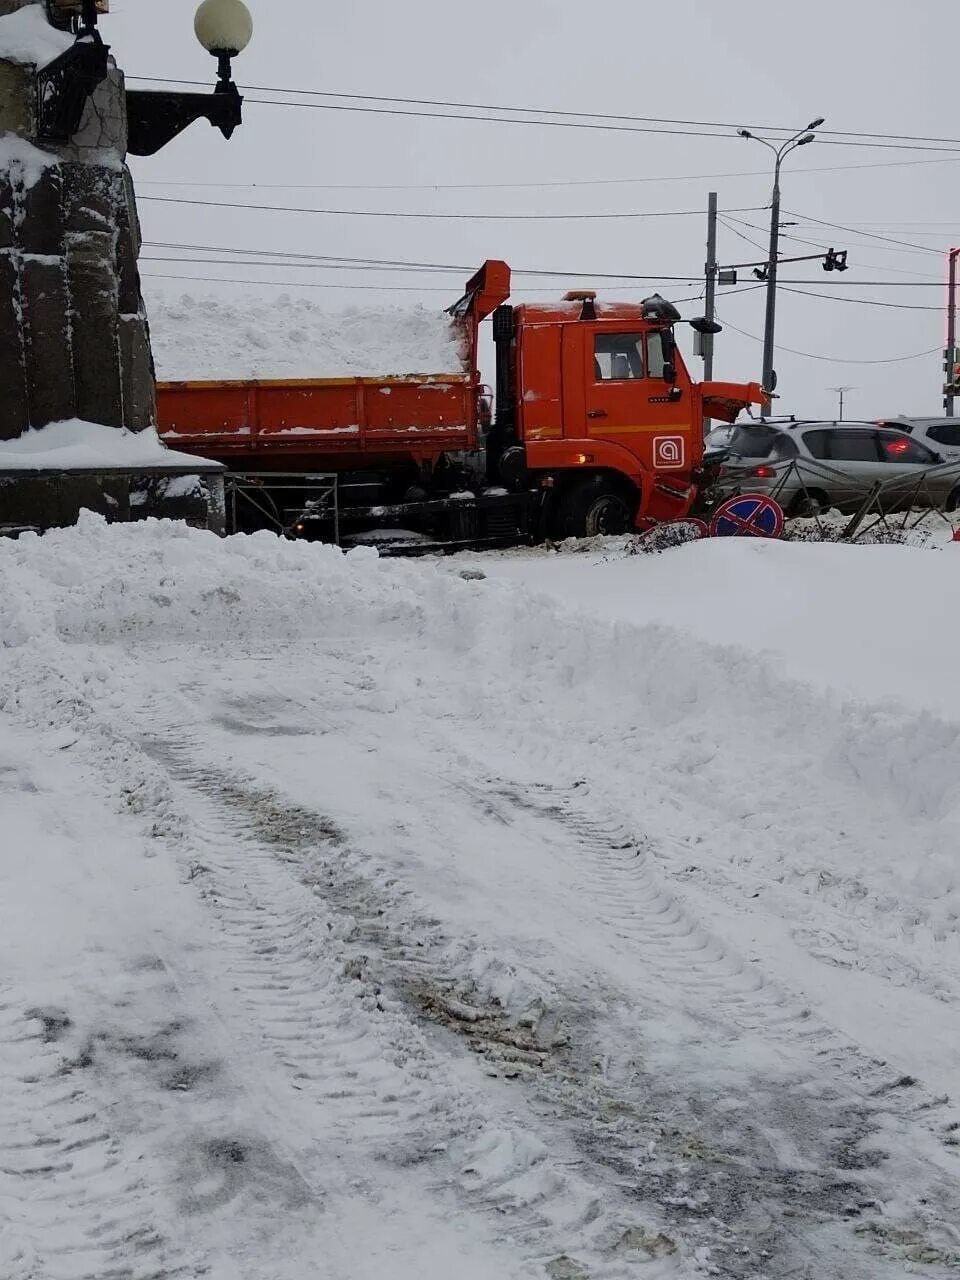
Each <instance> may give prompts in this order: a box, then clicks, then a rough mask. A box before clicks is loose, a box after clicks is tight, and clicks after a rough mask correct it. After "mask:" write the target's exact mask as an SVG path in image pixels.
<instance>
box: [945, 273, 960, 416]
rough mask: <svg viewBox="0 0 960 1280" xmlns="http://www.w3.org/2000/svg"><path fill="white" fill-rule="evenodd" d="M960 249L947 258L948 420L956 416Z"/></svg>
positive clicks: (946, 407)
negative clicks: (958, 263) (959, 265)
mask: <svg viewBox="0 0 960 1280" xmlns="http://www.w3.org/2000/svg"><path fill="white" fill-rule="evenodd" d="M958 256H960V249H951V250H950V253H949V255H948V258H947V262H948V275H947V345H946V348H945V350H944V353H943V371H944V375H945V379H946V381H945V383H944V388H943V389H944V392H945V395H944V398H943V407H944V410H945V412H946V415H947V417H948V418H952V417H953V416H954V401H955V394H956V393H955V391H954V387H955V386H956V366H957V258H958Z"/></svg>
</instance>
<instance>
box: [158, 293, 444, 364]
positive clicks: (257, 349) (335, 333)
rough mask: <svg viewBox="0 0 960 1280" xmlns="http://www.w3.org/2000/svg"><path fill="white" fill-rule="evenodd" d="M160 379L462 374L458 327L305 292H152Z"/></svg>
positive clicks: (419, 310)
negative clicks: (321, 300) (343, 306)
mask: <svg viewBox="0 0 960 1280" xmlns="http://www.w3.org/2000/svg"><path fill="white" fill-rule="evenodd" d="M147 311H148V315H149V319H150V337H151V341H152V344H153V353H154V359H155V361H156V365H157V376H158V378H160V379H161V381H169V382H179V381H192V380H196V381H204V380H216V379H230V378H234V379H246V378H259V379H270V378H349V377H389V376H401V375H405V374H429V373H440V374H457V373H463V372H464V360H463V354H462V344H461V333H460V330H459V329H458V328H457V326H456V325H454V323H453V322H452V321H451V319H450V317H449V316H447V315H446V314H445V313H444V312H442V311H439V310H437V311H434V310H430V309H427V308H425V307H411V308H400V307H380V308H372V307H370V308H359V307H355V308H350V309H348V310H344V311H341V312H334V311H328V310H325V309H324V308H322V307H320V306H318V305H317V304H316V303H315V302H313V301H312V300H311V299H309V298H302V297H295V296H292V295H290V294H281V295H280V296H279V297H277V298H273V299H270V300H264V299H263V298H262V297H253V296H250V297H242V296H241V297H238V298H236V299H231V300H223V299H219V298H214V297H209V296H208V297H204V296H197V295H190V294H185V295H183V296H182V297H180V298H176V299H174V298H171V297H170V296H168V295H166V294H164V293H162V292H159V291H158V292H153V291H149V290H148V292H147Z"/></svg>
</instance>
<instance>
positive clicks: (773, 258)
mask: <svg viewBox="0 0 960 1280" xmlns="http://www.w3.org/2000/svg"><path fill="white" fill-rule="evenodd" d="M822 124H823V117H822V116H818V117H817V119H816V120H811V122H810V123H809V124H808V125H807V127H806V129H800V130H799V131H798V132H797V133H795V134H794V135H793V137H791V138H788V139H787V140H786V142H783V143H781V144H780V145H779V146H777V145H776V144H775V143H773V142H770V141H768V140H767V139H766V138H760V137H758V136H757V135H756V134H755V133H751V132H750V130H749V129H739V130H738V133H739V134H740V137H741V138H747V139H750V140H751V141H753V142H760V143H762V144H763V146H765V147H766V148H767V149H768V150H769V151H772V152H773V154H774V157H775V164H774V169H773V195H772V197H771V202H770V250H769V256H768V258H767V268H766V280H767V307H766V317H765V320H764V326H763V387H764V390H765V391H767V392H771V393H772V392H773V391H775V390H776V386H777V375H776V371H775V369H774V367H773V353H774V343H773V340H774V328H775V325H776V318H777V255H778V253H779V249H780V166H781V165H782V164H783V162H784V160H785V159H786V157H787V156H788V155H789V154H790V152H791V151H795V150H796V149H797V147H805V146H806V145H807V144H808V143H810V142H815V141H816V135H815V134H814V133H813V132H812V130H814V129H819V128H820V126H821V125H822ZM760 416H761V418H769V417H770V402H769V401H768V402H767V403H766V404H764V405H761V407H760Z"/></svg>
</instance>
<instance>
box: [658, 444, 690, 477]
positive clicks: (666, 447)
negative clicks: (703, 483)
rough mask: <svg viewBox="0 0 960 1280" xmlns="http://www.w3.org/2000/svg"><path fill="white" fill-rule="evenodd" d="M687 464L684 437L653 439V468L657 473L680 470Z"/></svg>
mask: <svg viewBox="0 0 960 1280" xmlns="http://www.w3.org/2000/svg"><path fill="white" fill-rule="evenodd" d="M685 464H686V442H685V441H684V438H683V436H654V437H653V466H654V470H656V471H671V470H674V471H676V470H680V469H682V468H683V467H684V466H685Z"/></svg>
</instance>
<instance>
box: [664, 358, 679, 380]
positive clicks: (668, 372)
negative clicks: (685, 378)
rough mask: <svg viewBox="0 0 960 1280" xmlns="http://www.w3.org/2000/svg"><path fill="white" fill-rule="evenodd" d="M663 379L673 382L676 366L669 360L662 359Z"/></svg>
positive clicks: (675, 378) (675, 375)
mask: <svg viewBox="0 0 960 1280" xmlns="http://www.w3.org/2000/svg"><path fill="white" fill-rule="evenodd" d="M663 380H664V382H669V383H674V382H676V380H677V366H676V365H675V364H674V363H673V362H672V361H671V360H665V361H664V364H663Z"/></svg>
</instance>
